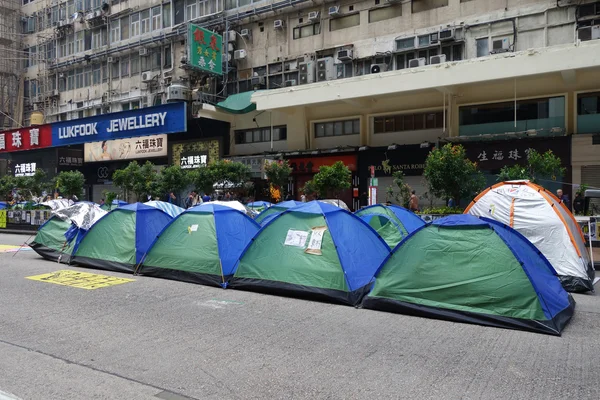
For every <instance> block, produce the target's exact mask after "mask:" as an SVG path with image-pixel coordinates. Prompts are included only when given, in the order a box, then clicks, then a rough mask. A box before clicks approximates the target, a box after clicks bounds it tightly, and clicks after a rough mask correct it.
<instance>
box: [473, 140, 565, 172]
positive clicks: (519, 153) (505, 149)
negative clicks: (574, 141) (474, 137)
mask: <svg viewBox="0 0 600 400" xmlns="http://www.w3.org/2000/svg"><path fill="white" fill-rule="evenodd" d="M570 143H571V142H570V140H569V138H568V137H556V138H540V139H514V140H503V141H479V142H466V143H462V146H463V147H464V148H465V151H466V153H467V157H468V158H469V159H470V160H471V161H474V162H477V165H478V166H479V168H480V169H482V170H487V171H489V170H499V169H501V168H502V167H504V166H511V165H515V164H525V163H526V162H527V159H528V158H529V155H530V153H531V151H532V150H536V151H537V152H539V153H545V152H546V151H548V150H552V152H553V153H554V154H555V155H556V156H557V157H559V158H560V159H561V161H562V164H563V165H569V164H570V163H571V147H570Z"/></svg>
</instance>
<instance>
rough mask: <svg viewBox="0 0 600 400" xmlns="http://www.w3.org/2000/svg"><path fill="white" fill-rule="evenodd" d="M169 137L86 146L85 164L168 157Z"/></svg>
mask: <svg viewBox="0 0 600 400" xmlns="http://www.w3.org/2000/svg"><path fill="white" fill-rule="evenodd" d="M167 149H168V148H167V135H152V136H143V137H136V138H129V139H119V140H106V141H104V142H93V143H86V144H85V145H84V161H85V162H101V161H110V160H130V159H136V158H148V157H166V156H167Z"/></svg>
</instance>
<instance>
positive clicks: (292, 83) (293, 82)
mask: <svg viewBox="0 0 600 400" xmlns="http://www.w3.org/2000/svg"><path fill="white" fill-rule="evenodd" d="M297 84H298V82H297V81H296V80H295V79H288V80H287V81H285V82H284V83H283V86H285V87H290V86H296V85H297Z"/></svg>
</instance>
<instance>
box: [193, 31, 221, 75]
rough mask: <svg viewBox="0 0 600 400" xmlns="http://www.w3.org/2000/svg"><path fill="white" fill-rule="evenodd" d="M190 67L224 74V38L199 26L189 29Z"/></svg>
mask: <svg viewBox="0 0 600 400" xmlns="http://www.w3.org/2000/svg"><path fill="white" fill-rule="evenodd" d="M188 43H189V46H190V47H189V49H188V54H189V55H190V57H189V63H190V66H192V67H194V68H198V69H201V70H203V71H206V72H210V73H212V74H217V75H222V74H223V61H222V55H221V54H222V52H223V37H222V36H221V35H220V34H218V33H215V32H211V31H209V30H208V29H205V28H201V27H200V26H198V25H194V24H190V25H189V28H188Z"/></svg>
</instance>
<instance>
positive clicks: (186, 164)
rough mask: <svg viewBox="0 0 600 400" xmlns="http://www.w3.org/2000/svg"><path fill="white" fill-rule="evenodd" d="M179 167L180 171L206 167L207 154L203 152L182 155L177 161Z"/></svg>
mask: <svg viewBox="0 0 600 400" xmlns="http://www.w3.org/2000/svg"><path fill="white" fill-rule="evenodd" d="M179 165H180V166H181V169H194V168H200V167H206V166H207V165H208V153H207V152H205V151H203V152H187V153H183V154H181V158H180V159H179Z"/></svg>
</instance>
